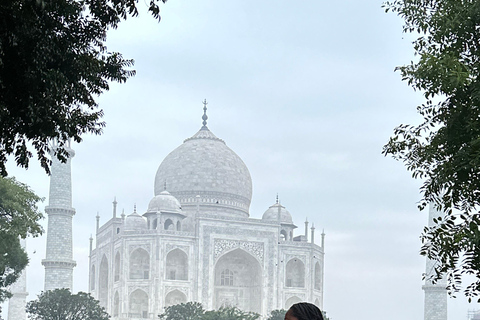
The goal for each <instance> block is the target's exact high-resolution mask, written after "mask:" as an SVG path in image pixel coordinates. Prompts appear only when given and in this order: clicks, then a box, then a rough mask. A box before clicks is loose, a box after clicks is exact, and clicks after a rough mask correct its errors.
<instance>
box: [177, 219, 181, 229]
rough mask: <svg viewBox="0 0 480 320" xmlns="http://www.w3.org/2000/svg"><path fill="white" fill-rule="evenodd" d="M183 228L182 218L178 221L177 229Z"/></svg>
mask: <svg viewBox="0 0 480 320" xmlns="http://www.w3.org/2000/svg"><path fill="white" fill-rule="evenodd" d="M181 230H182V223H181V222H180V220H178V221H177V231H181Z"/></svg>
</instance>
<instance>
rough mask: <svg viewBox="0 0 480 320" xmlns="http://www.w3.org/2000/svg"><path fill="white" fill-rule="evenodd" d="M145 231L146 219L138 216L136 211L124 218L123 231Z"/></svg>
mask: <svg viewBox="0 0 480 320" xmlns="http://www.w3.org/2000/svg"><path fill="white" fill-rule="evenodd" d="M141 229H147V219H145V218H144V217H142V216H141V215H139V214H138V213H137V212H136V211H134V212H133V213H132V214H129V215H128V216H127V217H126V218H125V230H141Z"/></svg>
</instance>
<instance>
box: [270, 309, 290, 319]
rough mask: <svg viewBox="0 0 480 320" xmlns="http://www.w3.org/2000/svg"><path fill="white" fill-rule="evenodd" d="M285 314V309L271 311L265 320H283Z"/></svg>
mask: <svg viewBox="0 0 480 320" xmlns="http://www.w3.org/2000/svg"><path fill="white" fill-rule="evenodd" d="M285 313H287V310H285V309H276V310H272V312H270V316H269V317H268V318H267V320H283V319H285Z"/></svg>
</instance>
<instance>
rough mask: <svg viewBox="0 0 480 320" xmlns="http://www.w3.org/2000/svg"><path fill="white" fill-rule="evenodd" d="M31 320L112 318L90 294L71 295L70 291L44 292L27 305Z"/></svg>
mask: <svg viewBox="0 0 480 320" xmlns="http://www.w3.org/2000/svg"><path fill="white" fill-rule="evenodd" d="M27 313H28V317H29V319H31V320H108V319H109V318H110V316H109V315H108V313H107V312H106V311H105V309H104V308H103V307H102V306H100V303H99V302H98V301H97V300H95V299H94V298H93V297H92V296H91V295H90V294H89V293H85V292H79V293H77V294H71V293H70V290H69V289H55V290H50V291H45V292H42V293H41V294H40V295H39V296H38V298H37V299H36V300H33V301H30V302H29V303H27Z"/></svg>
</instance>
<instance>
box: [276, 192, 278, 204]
mask: <svg viewBox="0 0 480 320" xmlns="http://www.w3.org/2000/svg"><path fill="white" fill-rule="evenodd" d="M275 203H276V204H278V193H277V199H276V201H275Z"/></svg>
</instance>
